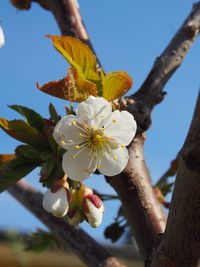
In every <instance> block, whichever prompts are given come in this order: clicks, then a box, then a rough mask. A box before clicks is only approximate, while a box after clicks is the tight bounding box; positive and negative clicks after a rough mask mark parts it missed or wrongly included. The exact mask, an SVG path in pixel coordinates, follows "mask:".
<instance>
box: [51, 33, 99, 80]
mask: <svg viewBox="0 0 200 267" xmlns="http://www.w3.org/2000/svg"><path fill="white" fill-rule="evenodd" d="M47 37H49V38H50V39H51V40H52V42H53V45H54V47H55V48H56V49H57V50H58V52H60V53H61V55H62V56H63V57H64V58H65V59H66V60H67V61H68V62H69V64H70V65H71V66H72V67H74V68H75V69H76V70H77V71H78V74H79V77H82V78H84V79H89V80H91V81H97V80H99V79H100V77H99V74H98V71H97V69H96V64H97V62H96V57H95V55H94V54H93V53H92V51H91V49H90V48H89V47H88V46H87V45H86V44H84V43H83V42H81V41H80V40H78V39H76V38H73V37H70V36H51V35H47Z"/></svg>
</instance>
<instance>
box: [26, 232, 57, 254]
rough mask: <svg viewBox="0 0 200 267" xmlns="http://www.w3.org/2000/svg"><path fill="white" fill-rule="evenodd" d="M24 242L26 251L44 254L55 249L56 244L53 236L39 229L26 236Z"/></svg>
mask: <svg viewBox="0 0 200 267" xmlns="http://www.w3.org/2000/svg"><path fill="white" fill-rule="evenodd" d="M24 242H25V250H26V251H33V252H36V253H40V252H44V251H46V250H48V249H50V248H51V249H53V248H54V249H55V248H57V243H56V240H55V239H54V237H53V235H52V234H50V233H48V232H45V231H43V230H40V229H39V230H38V231H37V232H34V233H32V234H31V235H28V236H26V237H25V239H24Z"/></svg>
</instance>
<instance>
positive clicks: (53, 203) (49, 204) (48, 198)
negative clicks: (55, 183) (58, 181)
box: [42, 187, 69, 217]
mask: <svg viewBox="0 0 200 267" xmlns="http://www.w3.org/2000/svg"><path fill="white" fill-rule="evenodd" d="M42 205H43V208H44V209H45V210H46V211H47V212H50V213H52V214H53V215H54V216H56V217H63V216H65V215H66V214H67V212H68V210H69V203H68V199H67V192H66V189H65V188H63V187H62V188H61V189H59V190H58V191H57V192H55V193H52V192H51V190H50V189H48V190H47V191H46V192H45V194H44V198H43V203H42Z"/></svg>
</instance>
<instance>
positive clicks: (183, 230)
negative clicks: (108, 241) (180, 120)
mask: <svg viewBox="0 0 200 267" xmlns="http://www.w3.org/2000/svg"><path fill="white" fill-rule="evenodd" d="M199 192H200V94H199V97H198V101H197V104H196V110H195V113H194V117H193V120H192V124H191V127H190V130H189V133H188V136H187V138H186V141H185V144H184V146H183V148H182V149H181V151H180V153H179V161H178V172H177V178H176V182H175V187H174V192H173V197H172V202H171V207H170V212H169V217H168V222H167V227H166V231H165V233H164V236H163V239H162V241H161V244H160V246H159V247H158V248H157V250H156V252H155V255H154V261H153V264H152V267H164V266H181V267H188V266H191V267H197V266H200V194H199ZM167 262H168V263H171V265H165V264H166V263H167Z"/></svg>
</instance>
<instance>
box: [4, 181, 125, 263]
mask: <svg viewBox="0 0 200 267" xmlns="http://www.w3.org/2000/svg"><path fill="white" fill-rule="evenodd" d="M8 192H9V193H10V194H11V195H12V196H14V197H15V198H16V199H17V200H18V201H19V202H20V203H21V204H22V205H23V206H25V207H26V208H27V209H28V210H29V211H31V212H32V213H33V214H34V215H35V216H36V217H37V218H38V219H39V220H41V221H42V222H43V223H44V224H45V225H46V226H47V227H48V228H49V229H50V231H51V232H52V233H53V234H54V236H55V237H56V238H57V239H58V240H59V241H60V242H62V243H63V245H64V246H66V247H70V248H71V249H72V250H73V252H74V253H75V254H76V255H77V256H78V257H80V259H81V260H82V261H83V262H85V263H86V264H87V266H91V267H98V266H99V267H100V266H101V267H124V265H123V264H122V263H120V262H119V261H118V260H117V259H116V258H115V257H113V256H111V255H110V254H109V253H108V252H107V251H106V250H105V249H104V248H102V247H101V246H100V245H99V244H98V243H96V241H95V240H93V239H92V238H91V237H90V236H89V235H88V234H87V233H85V232H84V231H83V230H81V229H80V228H78V227H72V226H70V225H68V224H66V223H65V222H64V221H63V220H61V219H58V218H56V217H54V216H52V215H50V214H48V213H47V212H46V211H45V210H44V209H43V207H42V199H43V195H42V193H40V192H39V191H37V190H36V189H33V188H32V187H31V186H30V185H28V184H27V183H26V182H25V181H23V180H20V181H19V182H18V183H16V184H15V185H14V186H12V187H11V188H10V189H9V190H8Z"/></svg>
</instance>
